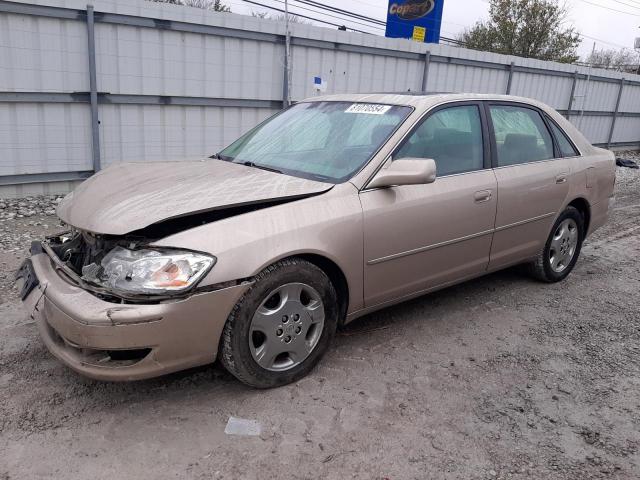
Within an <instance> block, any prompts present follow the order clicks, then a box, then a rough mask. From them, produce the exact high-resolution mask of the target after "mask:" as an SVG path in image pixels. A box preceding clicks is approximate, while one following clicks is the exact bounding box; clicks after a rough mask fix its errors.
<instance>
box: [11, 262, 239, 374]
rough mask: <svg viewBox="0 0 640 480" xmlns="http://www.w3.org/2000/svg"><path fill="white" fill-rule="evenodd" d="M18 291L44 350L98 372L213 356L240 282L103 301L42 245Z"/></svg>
mask: <svg viewBox="0 0 640 480" xmlns="http://www.w3.org/2000/svg"><path fill="white" fill-rule="evenodd" d="M31 261H32V263H33V270H34V271H35V274H36V276H37V279H38V284H37V285H36V286H35V288H33V290H32V291H31V292H30V293H29V294H28V295H27V296H26V297H25V298H24V299H23V302H24V305H25V307H26V309H27V312H28V314H29V315H31V317H32V318H33V319H34V320H35V321H36V322H37V325H38V329H39V331H40V336H41V337H42V340H43V341H44V343H45V345H46V346H47V348H48V349H49V350H50V351H51V353H52V354H53V355H54V356H56V357H57V358H58V359H59V360H60V361H62V362H63V363H64V364H66V365H68V366H69V367H71V368H72V369H73V370H75V371H77V372H79V373H81V374H83V375H86V376H88V377H91V378H95V379H98V380H137V379H143V378H150V377H155V376H158V375H162V374H165V373H170V372H174V371H177V370H183V369H185V368H190V367H194V366H197V365H204V364H207V363H211V362H213V361H214V360H215V358H216V355H217V352H218V343H219V340H220V335H221V333H222V328H223V327H224V323H225V321H226V319H227V317H228V315H229V313H230V312H231V309H232V308H233V306H234V305H235V304H236V302H237V301H238V300H239V298H240V297H241V296H242V294H243V293H244V292H245V291H246V289H247V288H248V284H241V285H235V286H231V287H228V288H223V289H220V290H215V291H211V292H206V293H198V294H194V295H192V296H190V297H188V298H185V299H181V300H176V301H171V302H164V303H157V304H144V305H139V304H118V303H111V302H106V301H103V300H101V299H99V298H97V297H96V296H94V295H93V294H91V293H89V292H87V291H85V290H83V289H81V288H80V287H78V286H76V285H75V284H73V283H72V282H71V281H69V280H66V279H65V278H63V277H62V276H61V274H59V273H58V272H57V271H56V270H55V269H54V267H53V265H52V262H51V259H50V258H49V256H48V255H47V254H46V253H37V254H36V255H33V256H32V257H31Z"/></svg>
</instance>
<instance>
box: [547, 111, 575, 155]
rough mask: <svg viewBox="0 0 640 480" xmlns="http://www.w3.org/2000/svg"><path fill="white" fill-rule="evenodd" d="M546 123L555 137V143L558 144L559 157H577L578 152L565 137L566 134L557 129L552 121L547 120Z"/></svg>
mask: <svg viewBox="0 0 640 480" xmlns="http://www.w3.org/2000/svg"><path fill="white" fill-rule="evenodd" d="M548 123H549V125H551V130H553V136H554V137H556V142H558V147H559V148H560V156H562V157H575V156H576V155H578V152H577V151H576V149H575V147H574V146H573V144H572V143H571V141H570V140H569V138H568V137H567V134H566V133H564V132H563V131H562V130H560V127H558V126H557V125H556V124H555V123H554V122H553V121H552V120H549V122H548Z"/></svg>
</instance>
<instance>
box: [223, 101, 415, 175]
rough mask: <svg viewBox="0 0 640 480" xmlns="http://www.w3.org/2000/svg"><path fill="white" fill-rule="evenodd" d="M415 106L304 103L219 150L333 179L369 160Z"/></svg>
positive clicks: (254, 163)
mask: <svg viewBox="0 0 640 480" xmlns="http://www.w3.org/2000/svg"><path fill="white" fill-rule="evenodd" d="M409 113H411V107H401V106H391V105H381V104H373V103H353V102H308V103H299V104H297V105H294V106H293V107H291V108H289V109H287V110H285V111H283V112H281V113H279V114H277V115H275V116H273V117H271V118H270V119H269V120H267V121H266V122H264V123H262V124H260V125H258V126H257V127H255V128H254V129H253V130H251V131H249V132H248V133H246V134H245V135H243V136H242V137H240V138H239V139H238V140H236V141H235V142H234V143H232V144H231V145H229V146H228V147H227V148H225V149H224V150H222V151H221V152H220V153H219V154H218V158H220V159H221V160H228V161H232V162H235V163H244V164H247V165H252V166H256V167H262V168H265V169H270V170H276V171H279V172H282V173H286V174H288V175H293V176H296V177H303V178H309V179H313V180H320V181H325V182H331V183H340V182H344V181H346V180H348V179H349V178H351V176H353V174H355V173H356V172H357V171H358V170H360V168H362V166H363V165H365V164H366V163H367V162H368V161H369V160H370V158H371V157H372V155H373V154H374V153H375V152H376V151H377V150H378V148H380V146H381V145H382V144H383V143H384V142H385V141H386V140H387V139H388V138H389V136H390V135H391V133H393V131H394V130H395V129H396V128H397V127H398V125H400V123H402V122H403V121H404V120H405V119H406V118H407V116H408V115H409Z"/></svg>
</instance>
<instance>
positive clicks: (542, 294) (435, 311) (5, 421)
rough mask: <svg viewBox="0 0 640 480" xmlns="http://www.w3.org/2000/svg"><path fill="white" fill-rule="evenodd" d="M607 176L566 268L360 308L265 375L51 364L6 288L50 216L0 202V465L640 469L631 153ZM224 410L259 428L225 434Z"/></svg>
mask: <svg viewBox="0 0 640 480" xmlns="http://www.w3.org/2000/svg"><path fill="white" fill-rule="evenodd" d="M616 190H617V203H616V206H615V210H614V211H613V215H612V217H611V219H610V221H609V223H608V224H607V225H606V226H605V227H603V228H602V229H600V230H599V231H598V232H596V234H594V235H593V237H591V238H590V239H589V240H588V242H587V243H586V245H585V247H584V250H583V253H582V257H581V259H580V261H579V262H578V265H577V267H576V270H575V271H574V272H573V273H572V274H571V276H570V277H569V278H568V279H567V280H566V281H564V282H562V283H560V284H556V285H545V284H541V283H536V282H534V281H532V280H530V279H529V278H528V277H526V276H525V275H523V274H522V273H520V271H519V270H518V269H510V270H507V271H504V272H500V273H496V274H493V275H490V276H488V277H485V278H481V279H477V280H475V281H471V282H469V283H466V284H463V285H459V286H456V287H453V288H449V289H447V290H444V291H441V292H438V293H435V294H431V295H428V296H425V297H423V298H420V299H417V300H414V301H411V302H408V303H405V304H403V305H400V306H396V307H393V308H389V309H386V310H384V311H381V312H379V313H375V314H372V315H369V316H367V317H365V318H363V319H361V320H358V321H356V322H355V323H353V324H352V325H350V326H349V327H348V328H347V329H346V330H345V331H343V332H341V333H340V334H339V335H338V337H337V338H336V342H335V345H334V347H333V348H332V349H331V350H330V352H329V353H328V355H327V357H326V358H325V359H324V360H323V361H322V362H321V364H320V366H319V367H318V368H317V369H316V370H315V371H314V372H313V373H312V374H311V375H310V376H309V377H307V378H305V379H303V380H302V381H300V382H298V383H297V384H294V385H289V386H286V387H283V388H279V389H275V390H270V391H258V390H252V389H249V388H247V387H244V386H243V385H241V384H240V383H238V382H237V381H235V380H234V379H233V378H232V377H231V376H230V375H228V374H226V373H225V372H224V371H223V370H222V369H221V367H219V366H217V365H214V366H208V367H203V368H198V369H194V370H190V371H187V372H182V373H179V374H174V375H170V376H166V377H163V378H159V379H155V380H149V381H141V382H137V383H129V384H116V383H101V382H95V381H91V380H87V379H85V378H82V377H80V376H78V375H76V374H75V373H73V372H71V371H70V370H68V369H67V368H65V367H63V366H62V365H60V364H59V363H58V362H57V361H55V360H54V359H53V358H52V357H51V355H49V353H48V352H47V351H46V349H45V347H44V346H43V344H42V342H41V341H40V340H39V338H38V335H37V332H36V327H35V325H34V324H33V323H32V322H31V321H29V320H27V318H26V317H25V315H24V314H23V313H22V311H21V310H20V306H19V302H18V301H17V300H16V292H15V290H14V289H12V287H11V286H10V284H11V282H10V280H11V276H12V272H13V270H14V269H15V268H16V267H17V266H18V264H19V262H20V260H21V259H22V258H24V256H25V252H26V247H27V245H28V241H29V239H30V238H32V237H34V238H35V237H41V236H43V235H44V234H45V233H46V232H49V231H53V230H55V228H56V221H55V218H54V217H52V216H33V217H29V218H13V219H8V220H2V221H0V236H2V238H3V239H4V241H3V252H2V253H1V254H0V263H1V265H2V269H1V270H2V271H1V273H0V302H3V303H1V304H0V479H1V480H7V479H23V478H24V479H38V478H63V479H83V480H84V479H89V478H91V479H109V480H113V479H125V478H126V479H128V478H149V479H151V478H153V479H169V478H196V479H205V478H206V479H211V478H213V479H222V478H224V479H257V478H260V479H271V478H283V479H284V478H295V479H316V478H323V479H346V478H357V479H390V480H396V479H403V480H404V479H494V478H504V479H510V478H514V479H515V478H535V479H577V480H584V479H591V478H614V479H632V478H634V479H637V478H640V451H639V450H640V297H639V295H638V293H639V292H640V257H639V256H640V171H638V170H629V169H622V168H621V169H618V180H617V186H616ZM44 225H47V228H46V229H45V227H44ZM13 244H15V247H12V245H13ZM9 248H15V251H10V250H9ZM230 416H235V417H240V418H245V419H251V420H256V421H258V422H260V424H261V426H262V433H261V434H260V435H259V436H254V437H249V436H233V435H227V434H225V433H224V430H225V426H226V424H227V420H228V419H229V417H230Z"/></svg>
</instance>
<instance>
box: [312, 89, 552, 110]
mask: <svg viewBox="0 0 640 480" xmlns="http://www.w3.org/2000/svg"><path fill="white" fill-rule="evenodd" d="M464 100H501V101H511V102H519V103H526V104H529V105H535V106H536V107H539V108H542V109H544V110H547V111H548V110H549V106H548V105H545V104H544V103H541V102H538V101H537V100H533V99H531V98H525V97H517V96H514V95H496V94H491V93H428V92H427V93H425V92H395V93H340V94H333V95H322V96H318V97H310V98H306V99H304V100H302V101H303V102H319V101H333V102H339V101H343V102H366V103H383V104H387V105H408V106H412V107H416V108H417V109H426V108H430V107H432V106H434V105H438V104H441V103H446V102H451V101H464Z"/></svg>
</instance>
